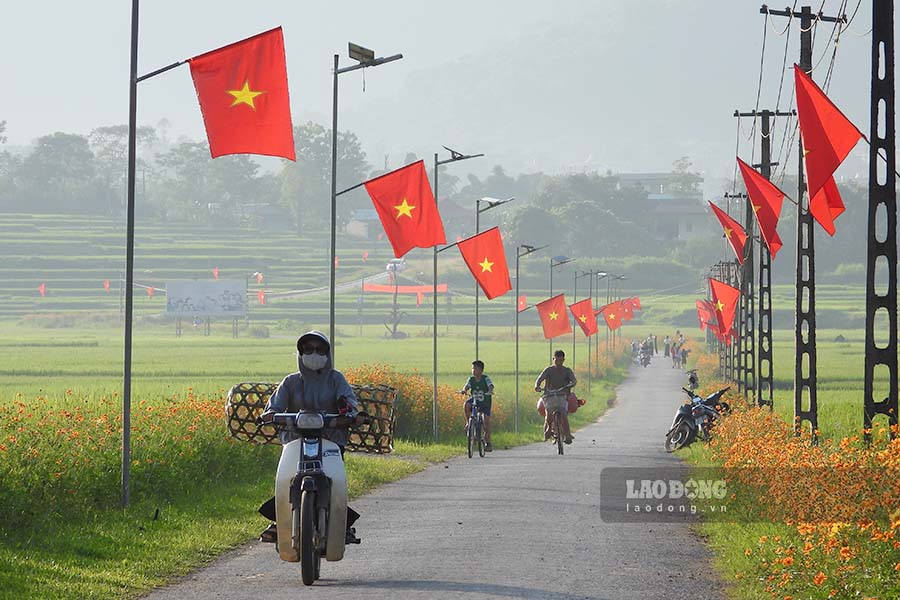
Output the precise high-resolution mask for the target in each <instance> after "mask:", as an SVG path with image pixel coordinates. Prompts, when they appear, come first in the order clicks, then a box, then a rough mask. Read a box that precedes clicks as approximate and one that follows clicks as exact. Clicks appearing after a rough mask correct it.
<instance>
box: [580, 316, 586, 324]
mask: <svg viewBox="0 0 900 600" xmlns="http://www.w3.org/2000/svg"><path fill="white" fill-rule="evenodd" d="M578 320H579V321H581V322H582V323H587V316H585V315H581V316H580V317H578Z"/></svg>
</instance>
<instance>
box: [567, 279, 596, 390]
mask: <svg viewBox="0 0 900 600" xmlns="http://www.w3.org/2000/svg"><path fill="white" fill-rule="evenodd" d="M574 275H575V288H574V291H573V292H572V296H573V298H572V304H574V303H576V302H578V278H579V277H590V278H591V279H590V281H591V289H593V283H594V272H593V271H585V272H584V273H582V274H581V275H579V274H578V269H575V271H574ZM588 298H590V296H588ZM592 308H593V307H592ZM575 330H576V328H575V327H573V328H572V357H571V358H572V360H571V361H570V362H571V363H572V370H573V371H574V370H575ZM590 341H591V339H590V338H588V346H589V347H588V361H590V357H591V351H590ZM590 377H591V371H590V362H588V380H590Z"/></svg>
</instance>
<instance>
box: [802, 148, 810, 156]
mask: <svg viewBox="0 0 900 600" xmlns="http://www.w3.org/2000/svg"><path fill="white" fill-rule="evenodd" d="M807 154H809V150H807V149H806V148H804V149H803V158H806V155H807Z"/></svg>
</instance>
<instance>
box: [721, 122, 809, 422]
mask: <svg viewBox="0 0 900 600" xmlns="http://www.w3.org/2000/svg"><path fill="white" fill-rule="evenodd" d="M794 115H796V111H779V110H775V111H771V110H761V111H757V110H753V111H750V112H743V113H742V112H738V111H734V116H735V117H739V118H740V117H753V118H756V117H759V119H760V162H759V163H758V164H753V165H752V166H753V167H754V168H757V169H759V172H760V173H761V174H762V176H763V177H765V178H766V179H769V180H771V179H772V167H775V166H777V165H778V163H777V162H772V138H771V119H772V118H773V117H790V116H794ZM753 210H754V209H753V206H752V203H751V202H750V200H749V199H748V200H747V211H748V213H747V214H748V217H749V215H750V214H751V212H753ZM747 235H748V237H749V236H750V235H751V233H750V230H749V229H748V231H747ZM757 323H758V330H757V331H758V333H757V344H756V348H757V354H756V359H757V360H755V366H756V372H755V374H754V373H751V377H750V378H748V379H747V380H746V381H745V383H746V386H747V388H746V389H748V390H751V389H754V388H755V393H756V403H757V404H758V405H759V406H768V407H769V410H771V409H772V407H773V403H774V398H773V391H774V383H773V379H772V254H771V253H770V252H769V248H768V246H766V244H765V243H764V241H763V240H762V235H761V234H760V239H759V311H758V318H757ZM745 358H746V359H749V360H750V361H751V362H753V361H754V357H753V354H752V350H751V353H750V354H749V356H745ZM754 375H755V382H754V381H753V379H752V378H753V376H754Z"/></svg>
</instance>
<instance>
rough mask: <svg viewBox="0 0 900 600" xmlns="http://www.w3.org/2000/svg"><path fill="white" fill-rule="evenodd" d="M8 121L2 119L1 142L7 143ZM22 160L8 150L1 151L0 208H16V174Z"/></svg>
mask: <svg viewBox="0 0 900 600" xmlns="http://www.w3.org/2000/svg"><path fill="white" fill-rule="evenodd" d="M4 131H6V121H0V144H5V143H6V136H4V135H3V132H4ZM21 164H22V161H21V160H19V158H18V157H16V156H14V155H13V154H10V153H9V152H7V151H6V150H4V151H3V152H0V209H3V210H10V209H15V208H16V206H15V205H16V200H17V189H16V183H15V175H16V173H17V172H18V170H19V168H20V167H21Z"/></svg>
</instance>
